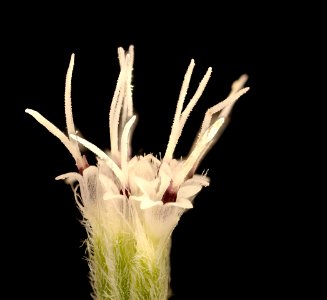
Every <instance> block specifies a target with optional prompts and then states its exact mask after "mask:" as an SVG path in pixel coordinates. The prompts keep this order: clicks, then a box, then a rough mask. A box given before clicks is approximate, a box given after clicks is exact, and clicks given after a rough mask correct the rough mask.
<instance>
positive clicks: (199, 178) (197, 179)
mask: <svg viewBox="0 0 327 300" xmlns="http://www.w3.org/2000/svg"><path fill="white" fill-rule="evenodd" d="M194 183H196V184H200V185H202V186H208V185H209V184H210V178H209V177H207V176H205V175H198V174H195V175H193V177H192V178H190V179H188V180H186V181H185V182H184V183H183V184H182V186H185V185H189V184H194Z"/></svg>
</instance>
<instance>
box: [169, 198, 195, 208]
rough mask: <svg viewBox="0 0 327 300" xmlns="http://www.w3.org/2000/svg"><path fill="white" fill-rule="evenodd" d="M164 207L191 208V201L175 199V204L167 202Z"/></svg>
mask: <svg viewBox="0 0 327 300" xmlns="http://www.w3.org/2000/svg"><path fill="white" fill-rule="evenodd" d="M165 205H167V206H177V207H181V208H193V204H192V203H191V201H190V200H188V199H184V198H180V199H177V201H176V202H168V203H166V204H165Z"/></svg>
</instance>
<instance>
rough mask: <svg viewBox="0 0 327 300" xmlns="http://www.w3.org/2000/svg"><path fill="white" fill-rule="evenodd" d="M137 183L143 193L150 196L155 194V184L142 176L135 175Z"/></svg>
mask: <svg viewBox="0 0 327 300" xmlns="http://www.w3.org/2000/svg"><path fill="white" fill-rule="evenodd" d="M133 179H134V182H135V184H136V185H137V186H138V187H139V188H140V190H141V191H142V192H143V194H146V195H148V196H149V197H152V196H154V194H155V187H154V186H153V184H152V183H151V182H149V181H147V180H145V179H143V178H141V177H134V178H133Z"/></svg>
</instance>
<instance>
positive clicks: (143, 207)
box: [140, 200, 163, 209]
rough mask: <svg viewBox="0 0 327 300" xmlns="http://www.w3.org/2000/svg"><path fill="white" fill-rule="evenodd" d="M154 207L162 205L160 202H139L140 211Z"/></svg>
mask: <svg viewBox="0 0 327 300" xmlns="http://www.w3.org/2000/svg"><path fill="white" fill-rule="evenodd" d="M156 205H159V206H160V205H163V203H162V201H152V200H143V201H142V202H141V206H140V207H141V209H147V208H150V207H153V206H156Z"/></svg>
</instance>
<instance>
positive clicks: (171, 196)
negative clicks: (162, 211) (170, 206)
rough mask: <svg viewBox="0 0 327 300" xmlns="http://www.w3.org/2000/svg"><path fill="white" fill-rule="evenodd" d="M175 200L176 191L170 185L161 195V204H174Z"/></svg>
mask: <svg viewBox="0 0 327 300" xmlns="http://www.w3.org/2000/svg"><path fill="white" fill-rule="evenodd" d="M176 198H177V193H176V191H175V190H174V189H173V188H172V186H171V185H169V187H168V188H167V190H166V191H165V193H164V194H163V196H162V199H161V201H162V202H163V204H165V203H168V202H176Z"/></svg>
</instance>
